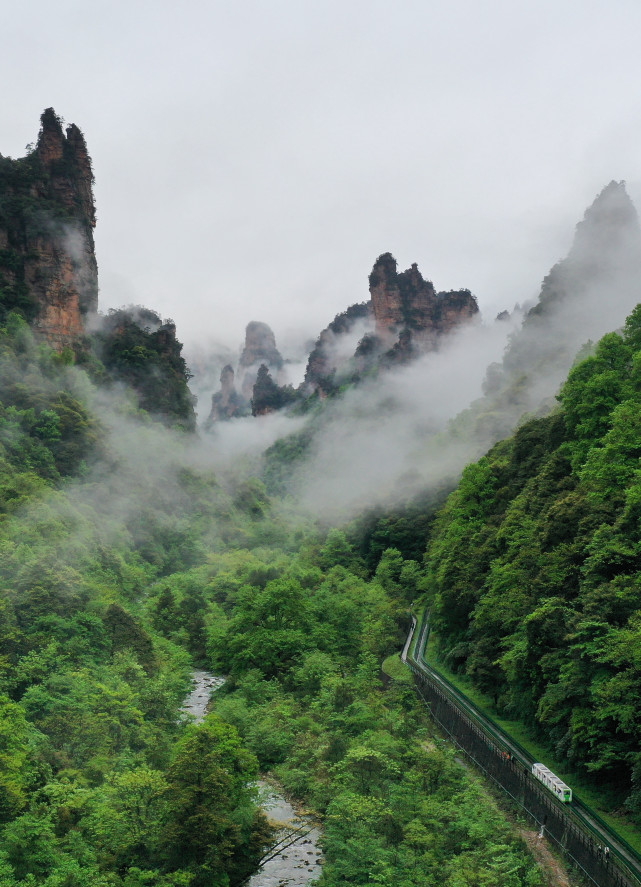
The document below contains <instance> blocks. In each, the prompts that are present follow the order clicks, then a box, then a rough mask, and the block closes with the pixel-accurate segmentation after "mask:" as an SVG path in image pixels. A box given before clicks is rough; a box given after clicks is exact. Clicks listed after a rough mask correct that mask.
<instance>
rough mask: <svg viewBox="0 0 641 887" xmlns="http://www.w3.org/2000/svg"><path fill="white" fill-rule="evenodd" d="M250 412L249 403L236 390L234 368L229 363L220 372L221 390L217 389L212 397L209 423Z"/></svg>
mask: <svg viewBox="0 0 641 887" xmlns="http://www.w3.org/2000/svg"><path fill="white" fill-rule="evenodd" d="M248 413H249V404H248V403H247V401H246V400H245V399H244V397H242V396H241V395H240V394H239V393H238V392H237V391H236V385H235V384H234V368H233V367H232V366H231V365H230V364H227V365H226V366H224V367H223V369H222V372H221V374H220V391H217V392H216V393H215V394H214V395H213V397H212V399H211V411H210V413H209V418H208V419H207V424H208V425H211V424H212V423H213V422H220V421H222V420H225V419H233V418H234V416H246V415H248Z"/></svg>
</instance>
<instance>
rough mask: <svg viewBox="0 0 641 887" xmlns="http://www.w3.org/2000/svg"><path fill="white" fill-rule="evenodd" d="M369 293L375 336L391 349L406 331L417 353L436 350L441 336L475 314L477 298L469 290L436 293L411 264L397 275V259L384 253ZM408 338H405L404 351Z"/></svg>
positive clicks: (376, 268) (415, 266) (376, 264)
mask: <svg viewBox="0 0 641 887" xmlns="http://www.w3.org/2000/svg"><path fill="white" fill-rule="evenodd" d="M369 290H370V294H371V297H372V307H373V310H374V318H375V322H376V335H377V336H378V337H379V339H381V341H382V342H383V343H384V344H385V345H387V346H388V347H389V346H393V345H394V343H395V342H397V341H398V338H399V334H400V333H401V331H403V330H408V331H409V332H410V334H411V342H412V344H413V345H414V346H415V347H416V348H417V349H418V350H419V351H429V350H432V349H433V348H435V347H436V345H437V342H438V339H439V337H440V336H442V335H444V334H446V333H448V332H451V331H452V330H453V329H454V328H455V327H457V326H458V325H460V324H461V323H463V322H465V321H467V320H469V319H471V318H472V317H474V316H475V315H476V314H478V310H479V309H478V305H477V303H476V299H475V298H474V296H472V294H471V293H470V291H469V290H456V291H450V292H440V293H437V292H436V291H435V289H434V285H433V284H432V282H431V281H429V280H424V279H423V276H422V275H421V272H420V271H419V270H418V265H417V264H416V263H414V264H413V265H411V266H410V268H408V269H407V270H406V271H403V272H401V273H400V274H399V273H397V270H396V259H395V258H394V257H393V256H392V254H391V253H383V255H381V256H379V257H378V259H377V260H376V262H375V264H374V267H373V269H372V273H371V274H370V276H369ZM408 347H409V339H408V337H407V335H406V336H405V337H404V342H403V352H404V353H407V349H408Z"/></svg>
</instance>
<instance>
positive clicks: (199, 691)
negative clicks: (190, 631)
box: [181, 669, 322, 887]
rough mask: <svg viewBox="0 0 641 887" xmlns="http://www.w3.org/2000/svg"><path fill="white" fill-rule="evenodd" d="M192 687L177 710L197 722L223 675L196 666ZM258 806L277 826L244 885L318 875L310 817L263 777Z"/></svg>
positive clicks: (283, 883) (294, 886)
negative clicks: (272, 841)
mask: <svg viewBox="0 0 641 887" xmlns="http://www.w3.org/2000/svg"><path fill="white" fill-rule="evenodd" d="M192 679H193V684H194V688H193V690H192V691H191V693H190V694H189V695H188V696H186V697H185V701H184V702H183V704H182V709H181V711H182V712H183V713H184V714H186V715H192V716H193V718H194V719H195V722H196V723H197V724H199V723H200V722H201V721H202V720H203V718H204V717H205V715H206V714H207V709H208V706H209V702H210V699H211V696H212V693H215V691H216V690H217V689H218V688H219V687H222V685H223V684H224V683H225V678H223V677H219V676H218V675H213V674H210V672H208V671H203V670H202V669H196V670H195V671H194V672H192ZM258 787H259V789H260V795H261V807H262V808H263V810H264V811H265V815H266V816H267V818H268V819H269V821H270V822H271V823H273V824H274V825H276V826H277V828H278V831H277V834H276V841H277V844H276V847H275V849H274V855H273V856H270V855H269V854H268V855H267V858H266V860H265V862H264V863H263V865H262V866H261V867H260V869H259V870H258V871H257V872H256V874H255V875H252V877H251V878H250V880H249V881H248V882H247V887H304V885H307V884H312V883H313V882H314V881H316V879H317V878H319V877H320V873H321V863H322V852H321V849H320V847H319V846H318V842H319V840H320V837H321V831H320V829H319V827H318V826H317V825H316V824H315V823H314V822H313V820H312V819H311V818H310V817H308V816H304V815H302V814H300V813H299V812H297V811H296V809H295V808H294V807H292V805H291V804H290V803H289V801H287V800H286V799H285V798H284V797H283V796H282V795H281V794H279V793H278V790H277V788H276V787H275V786H274V785H272V784H271V783H268V782H266V781H265V780H260V781H259V783H258Z"/></svg>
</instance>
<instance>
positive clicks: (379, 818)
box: [0, 313, 541, 887]
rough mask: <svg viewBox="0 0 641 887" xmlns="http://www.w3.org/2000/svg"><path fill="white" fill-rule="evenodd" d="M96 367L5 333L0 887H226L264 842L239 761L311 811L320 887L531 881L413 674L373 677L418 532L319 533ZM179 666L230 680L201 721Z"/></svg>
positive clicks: (414, 580)
mask: <svg viewBox="0 0 641 887" xmlns="http://www.w3.org/2000/svg"><path fill="white" fill-rule="evenodd" d="M145 336H146V337H147V338H145ZM152 336H153V331H150V330H148V331H147V333H146V334H145V335H144V336H141V335H140V334H139V333H136V334H135V336H133V337H132V338H130V339H129V340H128V341H130V342H131V349H129V352H128V351H127V349H124V354H125V357H124V362H123V359H121V360H120V366H121V368H122V367H125V368H126V366H127V360H128V361H129V363H130V365H131V364H132V365H133V367H134V370H133V373H134V379H133V384H134V385H136V384H138V383H139V380H140V363H141V359H142V354H143V352H144V349H145V347H147V343H148V342H150V345H149V350H150V351H151V352H152V354H151V357H150V360H151V362H152V364H153V363H154V361H155V358H154V356H153V353H154V352H153V343H154V341H155V340H153V339H151V340H150V337H152ZM109 353H110V352H108V350H107V349H106V348H105V345H104V338H103V340H102V342H99V347H98V348H97V349H96V350H94V351H92V352H91V353H89V352H87V351H86V350H84V351H82V352H81V353H80V355H79V357H74V354H73V352H71V351H70V350H66V351H64V352H63V353H62V354H58V353H57V352H56V351H54V350H52V349H51V348H49V347H48V346H46V345H44V344H41V343H40V344H39V343H38V342H37V341H36V340H35V339H34V337H33V334H32V332H31V330H30V329H29V327H28V325H27V324H26V323H25V321H24V320H23V319H21V318H20V317H19V316H18V315H16V314H12V313H10V314H9V315H8V318H7V321H6V324H5V326H3V327H2V329H1V330H0V362H1V368H2V386H1V405H0V466H1V468H2V473H1V478H2V496H1V502H0V506H1V513H0V633H1V637H2V641H1V658H0V666H1V668H0V676H1V681H2V684H1V688H0V689H1V696H0V705H1V706H2V720H1V726H0V758H1V761H2V764H1V767H0V825H1V829H0V885H2V887H35V885H46V887H89V885H91V887H101V885H104V887H142V885H145V887H162V885H164V887H170V885H171V887H173V885H193V887H201V885H202V887H233V885H237V884H238V885H239V884H241V883H242V882H243V881H244V879H245V878H246V876H247V874H248V873H249V872H251V871H252V870H253V869H254V868H255V866H256V864H257V861H258V859H259V858H260V856H261V854H262V853H263V851H264V849H265V848H266V847H267V846H268V844H269V841H270V828H269V826H268V824H267V822H266V820H265V818H264V816H263V814H262V813H261V811H260V809H259V808H258V806H257V803H256V791H255V789H254V788H253V785H254V780H255V778H256V775H257V773H258V772H259V769H262V770H263V771H265V770H272V771H273V772H274V773H276V775H277V776H278V778H279V779H280V780H281V782H282V784H283V786H284V788H285V790H286V791H287V792H289V793H291V795H293V796H295V797H298V798H299V799H302V800H304V801H305V802H306V803H307V804H308V805H309V806H310V807H311V808H312V809H314V810H316V811H317V813H319V814H321V815H323V816H324V823H325V838H324V842H325V844H324V851H325V857H326V863H325V865H324V867H323V871H322V875H321V883H322V884H324V885H333V884H339V883H340V884H344V883H351V884H371V883H381V884H391V883H394V884H399V885H414V884H415V885H423V887H424V885H429V884H437V883H439V884H448V885H451V887H455V885H456V887H460V885H466V884H467V885H472V884H474V885H479V884H487V885H488V887H490V885H495V884H497V883H501V884H505V885H514V887H519V885H524V884H528V885H537V884H539V883H541V880H540V875H539V873H538V870H537V869H536V867H535V866H534V863H533V862H532V860H531V859H530V857H529V856H528V854H527V853H526V851H525V849H524V847H523V845H522V844H521V842H520V839H519V838H517V837H515V833H514V831H513V829H512V828H511V827H510V826H509V824H508V822H507V821H506V819H505V817H504V815H503V814H502V813H500V811H498V810H497V807H496V804H495V802H494V801H493V800H492V799H491V798H490V797H489V796H488V795H487V793H486V792H485V791H484V790H483V789H482V788H481V786H480V784H479V782H478V781H477V780H476V779H474V778H473V777H471V775H470V774H468V773H466V772H465V771H464V770H462V769H461V767H460V766H459V765H458V764H457V763H456V762H455V761H454V759H453V755H452V752H451V751H450V750H449V749H448V748H447V747H446V746H445V745H444V744H443V743H442V741H441V740H440V739H439V738H438V737H437V736H435V734H434V731H433V728H432V727H431V726H430V725H429V723H428V722H427V720H426V716H425V713H424V712H423V710H422V709H421V707H420V706H419V704H418V702H417V700H416V698H415V695H414V692H413V690H412V688H411V685H410V684H407V683H403V682H400V683H395V684H393V685H392V686H391V687H390V688H389V689H384V687H383V686H382V685H381V683H380V680H379V675H380V664H381V662H382V660H383V659H384V657H386V656H387V655H388V654H390V653H392V652H394V651H395V650H397V649H398V648H399V646H400V645H401V643H402V638H403V634H404V631H405V628H406V625H407V612H408V606H409V604H410V602H411V600H412V598H413V597H414V595H415V593H416V587H417V584H418V585H420V583H421V576H422V568H421V566H420V564H419V562H418V560H417V559H415V558H414V557H412V555H417V556H418V555H419V552H420V549H421V545H420V542H419V539H418V537H419V536H421V535H423V534H424V532H425V528H426V526H427V523H426V522H428V519H427V518H426V519H425V521H426V522H424V523H423V524H421V523H420V522H419V523H418V524H417V527H420V530H417V529H416V528H415V529H414V531H413V532H412V530H411V527H412V525H413V521H412V519H411V513H410V512H409V511H408V512H407V513H399V514H397V515H394V516H390V517H389V518H385V517H384V516H381V515H378V516H377V517H375V518H372V519H371V520H370V521H369V522H368V521H367V520H364V521H362V522H361V524H360V525H359V526H357V527H355V528H353V532H351V534H350V533H348V534H347V535H346V534H345V533H343V532H341V531H340V530H338V529H335V530H332V531H330V532H329V533H328V532H327V530H326V529H325V530H323V531H321V530H320V529H319V528H318V527H316V526H315V525H314V524H313V523H312V522H310V521H309V519H303V518H301V517H300V515H298V514H296V513H294V512H293V511H292V510H291V505H288V504H287V503H286V502H284V501H283V500H280V499H278V498H273V497H271V496H270V495H268V493H267V492H266V490H265V487H264V486H263V484H262V482H261V481H260V480H259V479H258V478H257V477H255V476H254V477H252V476H251V475H249V476H243V475H242V473H241V474H240V475H239V473H238V471H236V472H235V473H234V477H233V479H232V477H231V476H229V477H228V476H226V475H225V474H224V472H223V473H219V474H218V475H217V476H215V475H214V474H212V472H211V471H209V470H207V469H204V468H203V465H204V464H205V462H206V459H205V458H204V457H203V453H205V454H206V449H205V450H203V447H205V448H206V447H207V446H211V441H207V440H205V441H201V442H199V441H198V438H197V437H196V435H194V433H193V432H190V431H189V430H186V428H185V425H186V424H187V425H188V424H189V423H185V422H184V421H183V418H182V416H180V415H176V412H174V413H173V415H172V413H171V411H167V410H165V412H164V414H163V412H162V410H163V407H166V405H165V404H164V401H161V402H160V404H159V406H158V415H159V416H160V418H161V419H163V421H162V422H160V423H159V422H156V421H154V418H153V414H150V413H148V412H147V410H145V409H144V408H143V406H142V405H141V396H142V395H144V396H145V397H147V398H148V400H147V401H146V402H145V403H146V405H147V406H150V405H153V396H152V394H150V393H149V392H150V390H151V389H141V388H140V386H139V387H138V388H132V389H130V394H127V390H128V389H127V388H126V385H127V380H126V369H120V370H119V373H120V376H119V378H117V377H116V376H115V375H114V372H115V371H111V370H110V368H109V367H110V365H109V363H102V361H101V357H103V358H105V357H106V356H107V355H109ZM128 353H130V354H131V357H129V358H128V357H127V354H128ZM176 366H177V370H180V366H179V365H176ZM172 372H174V371H173V370H172ZM114 381H118V383H119V387H114ZM183 383H186V370H185V373H184V376H183ZM123 386H125V387H123ZM180 390H181V391H182V389H180ZM141 392H142V395H141ZM179 394H180V392H179ZM181 397H182V395H180V397H179V398H178V401H177V403H179V404H180V403H185V401H184V399H181ZM167 425H173V426H174V427H173V428H167V427H165V426H167ZM396 543H398V544H399V545H401V547H402V548H404V551H403V553H402V552H401V551H400V550H398V548H394V547H390V546H391V545H392V544H396ZM194 665H200V666H206V667H209V668H211V669H212V670H216V671H218V672H219V673H224V674H227V675H229V678H228V681H227V683H226V685H225V687H224V689H223V691H219V695H218V698H217V704H216V706H215V711H214V712H213V713H212V714H210V715H209V716H208V717H207V718H206V720H205V721H204V723H202V724H201V725H198V726H195V725H191V724H189V723H187V722H186V721H185V719H184V718H182V717H181V716H180V705H181V701H182V699H183V698H184V695H185V692H186V690H187V688H188V685H189V675H190V670H191V668H192V667H193V666H194Z"/></svg>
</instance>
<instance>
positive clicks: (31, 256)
mask: <svg viewBox="0 0 641 887" xmlns="http://www.w3.org/2000/svg"><path fill="white" fill-rule="evenodd" d="M92 184H93V174H92V169H91V159H90V157H89V153H88V151H87V145H86V143H85V139H84V136H83V135H82V133H81V131H80V129H78V127H77V126H76V125H75V124H71V125H70V126H67V127H66V131H63V125H62V121H61V120H60V118H59V117H58V116H57V115H56V114H55V112H54V110H53V108H48V109H47V110H46V111H44V113H43V114H42V117H41V128H40V133H39V136H38V140H37V143H36V145H35V148H33V150H31V151H30V152H29V154H27V156H26V157H24V158H21V159H18V160H12V159H11V158H8V157H0V308H1V309H2V313H3V314H6V313H7V312H8V311H10V310H19V311H20V312H22V313H23V314H24V315H25V316H26V317H27V319H28V320H29V321H30V322H31V324H32V327H33V329H34V331H35V332H36V334H37V335H39V336H40V337H41V338H43V339H44V340H46V341H47V342H49V343H50V344H51V345H53V346H54V347H55V348H58V349H59V350H60V349H62V348H64V347H65V346H68V345H73V344H74V343H75V342H76V341H77V340H78V339H79V338H80V337H82V336H83V335H84V333H85V329H86V323H87V318H88V317H89V316H90V315H92V314H94V313H95V312H96V311H97V308H98V267H97V263H96V256H95V249H94V240H93V228H94V226H95V224H96V213H95V204H94V197H93V188H92Z"/></svg>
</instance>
